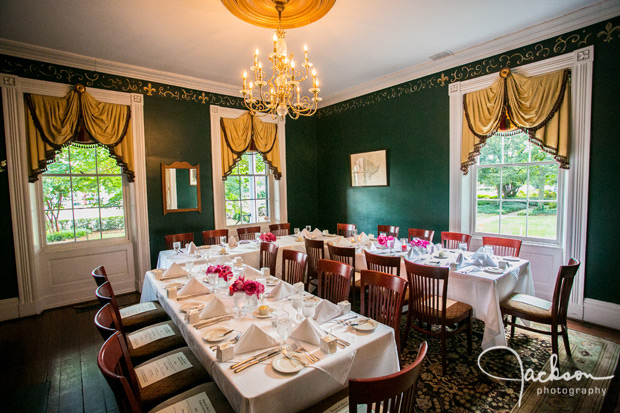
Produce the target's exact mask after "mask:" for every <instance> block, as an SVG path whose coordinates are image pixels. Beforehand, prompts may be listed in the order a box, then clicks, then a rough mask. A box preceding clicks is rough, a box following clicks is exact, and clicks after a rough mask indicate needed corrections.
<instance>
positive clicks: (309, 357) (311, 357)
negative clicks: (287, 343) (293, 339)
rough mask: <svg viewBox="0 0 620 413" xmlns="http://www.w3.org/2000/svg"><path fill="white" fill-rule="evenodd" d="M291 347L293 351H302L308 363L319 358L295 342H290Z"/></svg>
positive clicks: (312, 362)
mask: <svg viewBox="0 0 620 413" xmlns="http://www.w3.org/2000/svg"><path fill="white" fill-rule="evenodd" d="M291 349H292V350H293V352H295V353H297V352H299V353H302V354H303V355H304V356H306V360H308V363H310V364H314V363H316V362H318V361H320V360H321V359H320V358H318V357H317V356H315V355H314V354H311V353H309V352H308V350H306V349H305V348H303V347H299V346H298V345H297V343H293V344H291Z"/></svg>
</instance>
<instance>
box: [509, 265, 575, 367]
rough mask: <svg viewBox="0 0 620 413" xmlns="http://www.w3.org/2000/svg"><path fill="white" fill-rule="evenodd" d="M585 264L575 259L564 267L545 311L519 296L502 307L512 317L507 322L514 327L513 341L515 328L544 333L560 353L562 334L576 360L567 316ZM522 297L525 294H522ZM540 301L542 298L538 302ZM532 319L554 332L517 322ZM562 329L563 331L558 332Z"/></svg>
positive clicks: (555, 352)
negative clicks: (523, 300) (572, 292)
mask: <svg viewBox="0 0 620 413" xmlns="http://www.w3.org/2000/svg"><path fill="white" fill-rule="evenodd" d="M580 264H581V263H580V262H579V261H578V260H576V259H574V258H571V259H570V260H569V261H568V264H567V265H562V266H560V269H559V271H558V277H557V279H556V281H555V288H554V290H553V301H552V302H549V301H545V300H543V302H544V303H546V304H547V305H548V306H549V308H548V309H544V308H540V307H537V306H534V305H531V304H527V303H524V302H522V301H516V300H513V298H514V296H515V295H516V293H515V294H512V295H510V296H509V297H508V298H506V299H505V300H504V301H502V302H501V304H500V310H501V311H502V317H503V316H510V321H509V322H507V324H508V325H510V326H511V328H510V338H511V339H512V338H513V337H514V334H515V327H519V328H523V329H525V330H529V331H534V332H536V333H540V334H547V335H550V336H551V352H552V354H558V335H559V334H561V335H562V339H563V340H564V349H565V350H566V355H567V356H568V358H571V357H572V354H571V351H570V344H569V342H568V329H567V327H566V315H567V312H568V301H569V299H570V290H571V288H572V287H573V281H574V278H575V274H577V270H578V269H579V265H580ZM521 295H522V296H523V295H524V294H521ZM537 300H540V299H537ZM518 318H521V319H523V320H529V321H533V322H536V323H541V324H548V325H550V326H551V331H545V330H538V329H535V328H533V327H528V326H524V325H517V324H516V322H517V319H518ZM558 328H559V330H558Z"/></svg>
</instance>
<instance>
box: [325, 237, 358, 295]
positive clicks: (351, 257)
mask: <svg viewBox="0 0 620 413" xmlns="http://www.w3.org/2000/svg"><path fill="white" fill-rule="evenodd" d="M327 251H328V252H329V259H330V260H332V261H339V262H342V263H344V264H347V265H350V266H351V267H353V273H352V274H351V287H354V286H355V248H354V247H336V246H335V245H332V244H327Z"/></svg>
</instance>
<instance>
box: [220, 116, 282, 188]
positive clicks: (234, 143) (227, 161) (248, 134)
mask: <svg viewBox="0 0 620 413" xmlns="http://www.w3.org/2000/svg"><path fill="white" fill-rule="evenodd" d="M220 128H221V135H222V179H224V180H226V177H227V176H228V175H230V174H231V173H232V170H233V169H234V167H235V165H236V164H237V162H239V160H240V159H241V156H242V155H243V154H244V153H245V152H247V151H248V150H255V151H257V152H258V153H260V154H261V155H262V157H263V160H264V161H265V163H267V164H268V165H269V169H271V170H272V171H273V176H274V178H275V179H280V178H281V177H282V173H281V172H280V147H279V146H278V125H277V124H276V123H267V122H263V121H262V120H260V119H259V118H257V117H256V116H252V115H251V114H250V113H249V112H247V113H244V114H243V115H241V116H239V117H238V118H235V119H230V118H221V119H220Z"/></svg>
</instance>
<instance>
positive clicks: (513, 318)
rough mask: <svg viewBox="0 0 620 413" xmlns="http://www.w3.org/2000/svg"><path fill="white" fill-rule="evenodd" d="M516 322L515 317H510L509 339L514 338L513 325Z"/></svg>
mask: <svg viewBox="0 0 620 413" xmlns="http://www.w3.org/2000/svg"><path fill="white" fill-rule="evenodd" d="M516 322H517V317H515V316H513V315H511V316H510V339H511V340H512V339H513V338H515V323H516Z"/></svg>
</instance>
